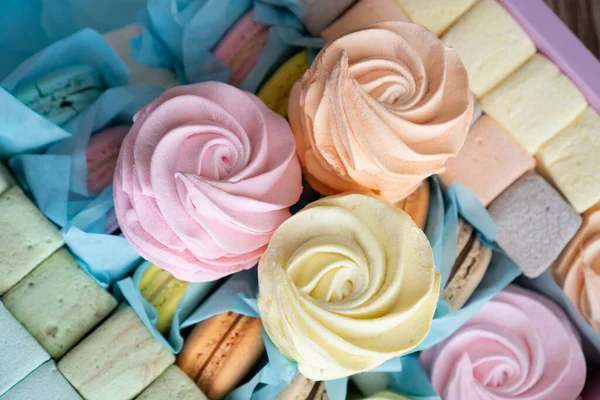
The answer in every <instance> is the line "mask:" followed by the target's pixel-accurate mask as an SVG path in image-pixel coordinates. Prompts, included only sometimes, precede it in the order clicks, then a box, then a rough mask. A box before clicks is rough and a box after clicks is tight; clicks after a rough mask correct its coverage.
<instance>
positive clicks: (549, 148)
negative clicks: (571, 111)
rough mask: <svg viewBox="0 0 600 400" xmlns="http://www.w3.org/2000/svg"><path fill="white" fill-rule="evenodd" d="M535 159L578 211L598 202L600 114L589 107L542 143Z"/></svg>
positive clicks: (599, 198) (599, 189) (599, 183)
mask: <svg viewBox="0 0 600 400" xmlns="http://www.w3.org/2000/svg"><path fill="white" fill-rule="evenodd" d="M538 159H539V160H540V162H541V163H542V164H543V166H544V168H545V170H546V171H547V173H548V174H549V175H550V176H551V178H552V180H553V181H554V183H555V184H556V186H558V188H559V189H560V191H561V192H562V193H563V195H564V196H565V197H566V198H567V200H569V202H570V203H571V205H572V206H573V207H574V208H575V210H577V212H579V213H583V212H584V211H586V210H587V209H588V208H590V207H592V206H593V205H594V204H596V203H597V202H599V201H600V116H599V115H598V114H597V113H596V112H595V111H594V110H593V109H591V108H590V107H588V108H587V109H586V110H585V111H584V112H583V114H581V115H580V116H579V117H578V118H577V119H576V120H575V122H573V123H572V124H570V125H568V126H567V127H566V128H565V129H563V130H562V131H560V132H559V133H558V134H557V135H556V136H554V137H553V138H552V139H550V140H549V141H548V142H547V143H545V144H544V145H543V146H542V147H541V148H540V151H539V153H538Z"/></svg>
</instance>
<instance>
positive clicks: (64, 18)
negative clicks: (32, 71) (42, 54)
mask: <svg viewBox="0 0 600 400" xmlns="http://www.w3.org/2000/svg"><path fill="white" fill-rule="evenodd" d="M145 3H146V0H128V1H122V0H103V1H89V0H64V1H56V0H19V1H3V2H0V26H2V33H3V34H2V36H1V37H0V48H1V49H2V58H1V59H0V79H3V78H4V77H5V76H7V75H8V74H9V73H10V72H11V71H13V70H14V69H15V68H16V67H17V66H18V65H19V64H21V63H22V62H23V61H24V60H25V59H27V58H28V57H30V56H31V55H33V54H34V53H36V52H37V51H39V50H41V49H43V48H44V47H47V46H49V45H50V44H52V43H54V42H56V41H58V40H60V39H63V38H64V37H66V36H68V35H71V34H73V33H75V32H77V31H79V30H80V29H83V28H86V27H89V28H92V29H95V30H97V31H99V32H106V31H109V30H112V29H117V28H120V27H122V26H125V25H127V24H130V23H132V22H134V21H135V16H136V14H137V13H138V12H139V11H140V10H141V9H142V8H143V7H144V4H145Z"/></svg>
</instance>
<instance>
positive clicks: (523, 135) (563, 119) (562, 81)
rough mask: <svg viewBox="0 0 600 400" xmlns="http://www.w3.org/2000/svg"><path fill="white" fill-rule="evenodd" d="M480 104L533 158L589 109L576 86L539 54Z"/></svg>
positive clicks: (481, 100)
mask: <svg viewBox="0 0 600 400" xmlns="http://www.w3.org/2000/svg"><path fill="white" fill-rule="evenodd" d="M480 102H481V106H482V107H483V111H484V112H485V113H486V114H489V115H490V116H492V117H494V119H496V120H497V121H498V122H500V123H501V124H502V125H503V126H504V127H505V128H506V129H507V130H508V131H509V132H510V133H511V134H512V135H513V136H514V137H516V138H517V140H518V141H519V142H520V143H521V145H523V147H525V149H527V151H529V152H530V153H531V154H535V153H536V152H537V151H538V149H539V148H540V146H541V145H542V144H543V143H544V142H546V141H547V140H549V139H550V138H552V137H553V136H554V135H555V134H556V133H557V132H559V131H560V130H561V129H563V128H564V127H566V126H567V125H568V124H569V123H571V122H573V121H574V120H575V118H576V117H577V116H578V115H579V114H580V113H581V112H582V111H583V110H584V109H585V107H586V102H585V99H584V98H583V95H582V94H581V93H580V92H579V90H578V89H577V88H576V87H575V85H573V83H572V82H571V81H570V80H569V78H567V77H566V76H564V75H563V74H562V73H561V72H560V71H559V70H558V68H557V67H556V66H555V65H554V64H552V62H551V61H549V60H548V59H547V58H546V57H544V56H543V55H541V54H536V55H535V56H534V57H533V58H532V59H531V60H529V61H528V62H527V64H525V65H524V66H523V67H521V68H520V69H519V70H518V71H516V72H515V73H514V74H512V75H511V76H510V77H508V78H507V79H506V80H505V81H504V82H502V83H501V84H500V85H499V86H498V87H496V88H495V89H494V90H492V91H491V92H490V93H488V94H487V95H486V96H484V97H483V98H482V99H480Z"/></svg>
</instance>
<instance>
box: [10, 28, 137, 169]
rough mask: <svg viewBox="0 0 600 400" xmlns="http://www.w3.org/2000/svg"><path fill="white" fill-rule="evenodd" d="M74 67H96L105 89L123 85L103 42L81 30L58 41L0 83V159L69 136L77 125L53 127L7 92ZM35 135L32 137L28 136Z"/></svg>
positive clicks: (120, 68) (119, 64)
mask: <svg viewBox="0 0 600 400" xmlns="http://www.w3.org/2000/svg"><path fill="white" fill-rule="evenodd" d="M77 64H86V65H90V66H93V67H96V68H97V69H98V70H99V71H100V73H101V77H102V80H103V81H104V83H105V84H106V85H107V86H108V87H116V86H121V85H126V84H127V67H126V66H125V64H124V63H123V61H122V60H121V59H120V58H119V56H118V55H117V53H116V52H115V51H114V50H113V48H112V47H110V45H109V44H108V43H107V42H106V40H104V38H103V37H102V36H101V35H100V34H99V33H98V32H96V31H94V30H92V29H83V30H81V31H79V32H77V33H74V34H73V35H71V36H69V37H67V38H65V39H62V40H60V41H58V42H56V43H54V44H52V45H50V46H48V47H47V48H45V49H43V50H42V51H40V52H39V53H37V54H35V55H34V56H32V57H30V58H29V59H27V60H26V61H24V62H23V63H22V64H21V65H19V66H18V67H17V68H16V69H15V70H14V71H13V72H12V73H11V74H9V75H8V76H7V77H6V78H4V79H3V80H2V82H1V83H0V86H1V88H0V102H1V103H0V105H1V107H0V121H2V123H3V129H2V131H1V132H0V158H5V157H8V156H13V155H16V154H22V153H30V152H37V151H40V150H43V149H44V148H46V147H47V146H48V145H50V144H52V143H55V142H57V141H60V140H64V139H67V138H69V137H71V135H73V134H74V133H75V132H76V131H77V129H78V128H79V125H78V124H76V123H73V122H70V123H69V124H67V125H65V126H64V127H62V128H61V127H59V126H56V125H55V124H53V123H51V122H49V121H47V120H46V119H44V118H43V117H41V116H40V115H38V114H37V113H35V112H34V111H32V110H30V109H29V108H27V107H26V106H24V105H23V104H21V102H19V101H18V100H17V99H15V98H14V97H13V96H11V95H10V92H11V91H13V90H14V89H15V88H17V87H19V86H20V85H23V84H27V83H28V82H30V81H32V80H34V79H36V78H39V77H42V76H44V75H46V74H48V73H50V72H53V71H55V70H58V69H61V68H65V67H68V66H72V65H77ZM32 132H35V135H33V134H32Z"/></svg>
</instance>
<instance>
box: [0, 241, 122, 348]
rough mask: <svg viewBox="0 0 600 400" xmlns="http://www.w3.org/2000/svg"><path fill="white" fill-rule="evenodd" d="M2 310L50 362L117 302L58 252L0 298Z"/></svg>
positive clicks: (99, 320) (106, 314)
mask: <svg viewBox="0 0 600 400" xmlns="http://www.w3.org/2000/svg"><path fill="white" fill-rule="evenodd" d="M2 301H3V302H4V305H5V306H6V308H7V309H8V310H9V311H10V312H11V313H12V314H13V315H14V317H15V318H16V319H17V320H18V321H19V322H21V323H22V324H23V326H25V328H27V330H28V331H29V332H30V333H31V334H32V335H33V336H34V337H35V338H36V339H37V341H38V342H40V344H41V345H42V346H43V347H44V349H46V351H47V352H48V353H50V355H51V356H52V357H53V358H54V359H59V358H61V357H62V356H63V355H64V354H66V353H67V351H69V350H70V349H71V348H72V347H73V346H75V345H76V344H77V343H78V342H79V340H80V339H81V338H83V337H84V336H85V335H86V334H87V333H88V332H90V331H91V330H92V329H93V328H94V327H95V326H96V325H98V324H99V323H100V322H102V320H103V319H104V318H106V317H107V316H108V315H109V314H110V313H111V312H112V311H113V310H114V309H115V308H116V307H117V301H116V300H115V299H114V298H113V297H112V296H111V295H110V294H109V293H108V292H107V291H106V290H104V289H103V288H102V287H100V286H99V285H98V284H97V283H96V281H94V280H93V279H92V278H91V277H90V276H89V275H88V274H87V273H86V272H85V271H84V270H82V269H81V268H80V267H79V265H78V264H77V262H76V261H75V259H74V258H73V256H71V254H70V253H69V251H68V250H67V249H65V248H62V249H60V250H58V251H57V252H55V253H54V254H52V255H51V256H50V257H48V258H47V259H46V260H44V262H42V263H41V264H40V265H39V266H38V267H36V268H35V269H34V270H33V271H32V272H31V273H29V274H28V275H27V276H26V277H25V278H23V279H22V280H21V281H20V282H19V283H18V284H17V285H15V286H14V287H13V288H12V289H11V290H9V291H8V292H7V293H6V294H4V296H3V297H2Z"/></svg>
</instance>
